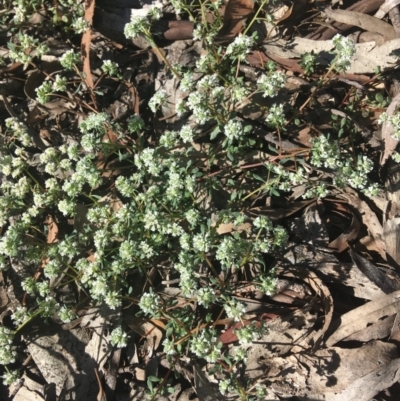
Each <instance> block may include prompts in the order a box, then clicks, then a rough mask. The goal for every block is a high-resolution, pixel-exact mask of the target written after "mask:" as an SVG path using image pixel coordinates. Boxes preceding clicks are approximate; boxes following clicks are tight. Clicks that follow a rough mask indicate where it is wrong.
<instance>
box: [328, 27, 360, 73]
mask: <svg viewBox="0 0 400 401" xmlns="http://www.w3.org/2000/svg"><path fill="white" fill-rule="evenodd" d="M332 42H333V44H334V46H335V50H334V51H335V53H336V58H335V60H334V65H335V68H336V69H337V70H339V71H346V70H347V69H349V67H350V62H351V59H352V58H353V56H354V54H355V52H356V47H355V45H354V43H353V42H352V41H351V40H350V39H348V38H345V37H344V36H342V35H339V34H337V35H335V36H334V37H333V39H332Z"/></svg>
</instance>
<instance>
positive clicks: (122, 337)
mask: <svg viewBox="0 0 400 401" xmlns="http://www.w3.org/2000/svg"><path fill="white" fill-rule="evenodd" d="M128 339H129V336H128V334H126V333H125V332H124V331H123V330H122V328H121V327H117V328H116V329H114V330H113V331H112V332H111V339H110V341H111V344H112V345H113V346H114V347H117V348H123V347H126V346H127V345H128Z"/></svg>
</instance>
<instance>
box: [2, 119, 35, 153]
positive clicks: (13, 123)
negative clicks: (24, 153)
mask: <svg viewBox="0 0 400 401" xmlns="http://www.w3.org/2000/svg"><path fill="white" fill-rule="evenodd" d="M5 123H6V127H7V128H8V129H9V131H10V132H11V133H12V134H13V135H14V136H15V137H16V139H18V140H19V141H20V142H21V143H22V145H23V146H26V147H27V146H31V145H32V140H31V137H30V136H29V134H28V127H27V126H26V125H25V124H24V123H21V122H19V121H18V119H17V118H15V117H10V118H7V119H6V120H5Z"/></svg>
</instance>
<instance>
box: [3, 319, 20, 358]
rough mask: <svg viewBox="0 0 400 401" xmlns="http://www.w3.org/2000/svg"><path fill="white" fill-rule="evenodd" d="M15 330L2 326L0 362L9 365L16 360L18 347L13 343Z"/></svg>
mask: <svg viewBox="0 0 400 401" xmlns="http://www.w3.org/2000/svg"><path fill="white" fill-rule="evenodd" d="M13 337H14V335H13V332H12V331H11V330H10V329H8V328H7V327H4V326H0V363H1V364H2V365H8V364H9V363H13V362H15V357H16V356H17V351H16V347H15V346H13V345H12V342H13Z"/></svg>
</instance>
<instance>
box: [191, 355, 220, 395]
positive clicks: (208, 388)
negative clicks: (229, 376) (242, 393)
mask: <svg viewBox="0 0 400 401" xmlns="http://www.w3.org/2000/svg"><path fill="white" fill-rule="evenodd" d="M193 372H194V387H195V389H196V394H197V396H198V397H199V401H214V400H221V401H222V400H224V399H225V397H224V396H223V395H222V394H221V393H220V392H219V391H218V389H217V388H216V387H215V384H214V385H213V384H212V383H210V381H209V380H208V379H207V376H206V375H205V374H204V372H203V371H202V370H201V367H200V366H199V365H198V364H197V363H194V364H193Z"/></svg>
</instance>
